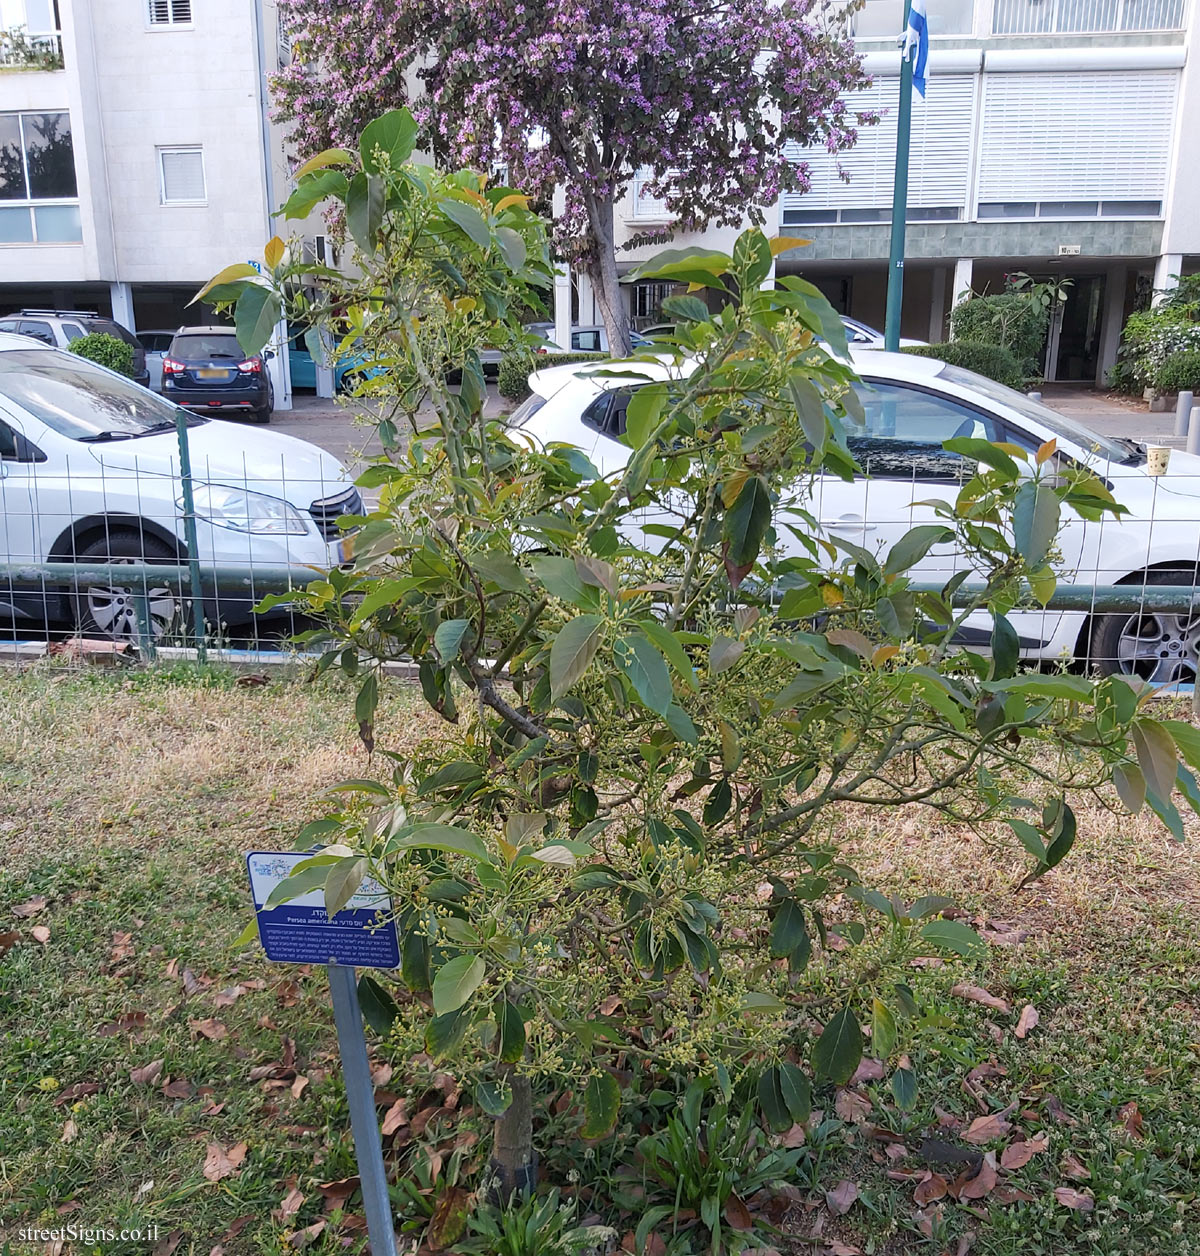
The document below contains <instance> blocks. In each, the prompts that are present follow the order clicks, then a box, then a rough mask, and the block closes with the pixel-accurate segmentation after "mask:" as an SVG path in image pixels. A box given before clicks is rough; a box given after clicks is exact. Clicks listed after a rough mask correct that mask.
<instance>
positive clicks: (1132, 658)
mask: <svg viewBox="0 0 1200 1256" xmlns="http://www.w3.org/2000/svg"><path fill="white" fill-rule="evenodd" d="M1195 580H1196V573H1195V572H1194V571H1193V570H1190V569H1189V570H1176V571H1148V572H1147V573H1146V575H1145V583H1146V585H1147V587H1152V586H1154V585H1156V584H1193V583H1195ZM1140 584H1141V578H1140V577H1139V578H1138V579H1137V580H1136V581H1131V582H1130V592H1131V593H1136V590H1137V588H1138V586H1139V585H1140ZM1198 654H1200V615H1176V614H1168V613H1167V612H1165V611H1157V610H1151V609H1150V608H1148V607H1147V608H1146V609H1143V610H1138V611H1134V612H1132V613H1128V612H1127V613H1125V614H1120V615H1098V616H1096V618H1095V621H1094V624H1093V627H1092V640H1091V657H1090V661H1091V663H1092V665H1093V666H1094V667H1095V668H1096V669H1097V670H1098V671H1099V672H1100V674H1101V675H1102V676H1113V675H1124V676H1140V677H1141V678H1142V679H1143V680H1145V681H1148V682H1149V683H1150V684H1152V685H1173V684H1185V685H1190V684H1194V683H1195V681H1196V673H1197V657H1198Z"/></svg>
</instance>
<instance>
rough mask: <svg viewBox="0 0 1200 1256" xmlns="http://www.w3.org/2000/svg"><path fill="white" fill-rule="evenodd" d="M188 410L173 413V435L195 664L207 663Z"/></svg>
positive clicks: (178, 409) (181, 408)
mask: <svg viewBox="0 0 1200 1256" xmlns="http://www.w3.org/2000/svg"><path fill="white" fill-rule="evenodd" d="M187 420H188V416H187V411H186V410H185V409H184V408H183V407H182V406H180V407H178V408H177V409H176V411H175V434H176V436H177V437H178V438H179V479H180V481H181V484H182V488H183V539H184V543H185V544H186V545H187V549H188V574H189V575H190V576H191V586H192V630H193V632H194V633H195V635H196V661H197V662H199V663H205V662H207V661H208V647H207V646H206V645H205V643H204V594H203V590H202V588H201V584H200V555H199V552H198V550H199V542H198V541H197V539H196V499H195V497H194V496H193V494H192V457H191V452H190V450H189V448H188V430H187Z"/></svg>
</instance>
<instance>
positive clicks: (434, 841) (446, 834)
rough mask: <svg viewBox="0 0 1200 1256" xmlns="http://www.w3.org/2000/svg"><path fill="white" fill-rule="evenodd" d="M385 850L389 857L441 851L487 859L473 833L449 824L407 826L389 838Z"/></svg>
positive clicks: (484, 847)
mask: <svg viewBox="0 0 1200 1256" xmlns="http://www.w3.org/2000/svg"><path fill="white" fill-rule="evenodd" d="M386 849H387V853H388V854H389V855H390V854H392V853H394V852H395V851H398V850H441V851H445V852H446V853H447V854H454V855H467V856H469V857H470V858H472V859H487V858H488V848H487V847H486V846H485V845H484V844H483V842H482V841H481V840H480V839H479V838H478V837H476V836H475V834H474V833H468V832H467V830H466V829H459V828H455V827H454V826H453V825H449V824H410V825H407V826H406V827H405V828H403V829H401V830H400V831H399V832H398V833H396V834H395V836H393V837H392V838H391V840H390V841H389V842H388V844H387V848H386Z"/></svg>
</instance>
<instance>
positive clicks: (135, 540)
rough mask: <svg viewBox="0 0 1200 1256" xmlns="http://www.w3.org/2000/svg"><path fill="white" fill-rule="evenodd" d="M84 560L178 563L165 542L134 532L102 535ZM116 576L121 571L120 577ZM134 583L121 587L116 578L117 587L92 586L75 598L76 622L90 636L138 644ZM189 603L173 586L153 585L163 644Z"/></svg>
mask: <svg viewBox="0 0 1200 1256" xmlns="http://www.w3.org/2000/svg"><path fill="white" fill-rule="evenodd" d="M76 558H77V559H78V561H80V562H88V561H96V562H111V563H113V564H114V565H115V564H118V563H133V562H138V561H139V560H144V561H146V562H177V561H178V555H177V554H176V553H175V552H174V551H173V550H172V549H171V548H170V546H168V545H166V544H165V543H164V542H162V541H160V540H158V539H157V538H156V537H152V536H146V537H143V536H140V535H139V534H138V533H137V532H133V531H119V532H111V533H110V534H109V535H108V536H107V537H103V536H102V537H97V538H96V540H94V541H92V542H90V543H89V544H88V545H85V546H84V547H83V548H82V549H81V550H79V551H78V552H77V554H76ZM114 576H115V573H114ZM135 587H139V586H135V585H134V584H133V583H130V584H120V583H119V582H118V580H117V579H115V578H114V580H113V582H112V583H111V584H108V583H106V584H94V585H88V586H86V587H85V588H82V589H80V590H79V592H78V594H77V595H76V597H75V622H76V625H77V626H78V628H79V632H80V633H81V634H82V635H85V636H99V637H104V638H106V639H108V640H110V641H127V642H134V643H136V642H137V640H138V618H137V603H136V601H135V600H134V597H133V591H134V588H135ZM183 609H184V606H183V603H182V602H181V601H180V599H179V598H178V596H177V595H176V593H175V591H174V590H173V589H172V588H170V586H169V585H155V584H151V585H150V588H149V612H150V628H151V631H152V632H153V634H154V639H155V640H156V641H157V640H159V639H161V638H162V637H163V636H165V635H166V633H167V632H169V631H170V630H171V628H172V627H173V626H174V625H175V624H176V623H177V621H178V620H179V619H180V617H181V615H182V613H183Z"/></svg>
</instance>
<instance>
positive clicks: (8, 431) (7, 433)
mask: <svg viewBox="0 0 1200 1256" xmlns="http://www.w3.org/2000/svg"><path fill="white" fill-rule="evenodd" d="M16 456H17V434H16V432H14V431H13V430H12V428H11V427H9V426H8V424H7V423H5V422H3V421H0V458H7V459H10V460H13V459H15V458H16Z"/></svg>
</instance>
